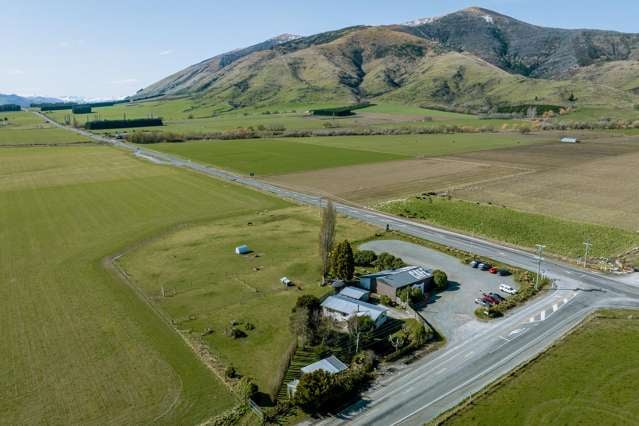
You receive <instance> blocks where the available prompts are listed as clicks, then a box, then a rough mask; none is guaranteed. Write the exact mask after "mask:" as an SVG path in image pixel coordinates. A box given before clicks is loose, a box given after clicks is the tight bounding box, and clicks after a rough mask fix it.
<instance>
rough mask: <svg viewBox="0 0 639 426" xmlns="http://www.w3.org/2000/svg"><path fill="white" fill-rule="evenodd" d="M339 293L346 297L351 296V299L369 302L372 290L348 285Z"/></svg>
mask: <svg viewBox="0 0 639 426" xmlns="http://www.w3.org/2000/svg"><path fill="white" fill-rule="evenodd" d="M339 294H341V295H342V296H345V297H350V298H351V299H355V300H361V301H363V302H368V296H369V295H370V294H371V292H370V291H367V290H363V289H361V288H357V287H346V288H345V289H344V290H342V291H341V292H340V293H339Z"/></svg>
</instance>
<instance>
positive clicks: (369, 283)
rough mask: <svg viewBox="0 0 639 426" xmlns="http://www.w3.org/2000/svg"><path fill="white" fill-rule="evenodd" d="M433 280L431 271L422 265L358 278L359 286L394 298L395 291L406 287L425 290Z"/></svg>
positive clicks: (395, 295) (395, 296)
mask: <svg viewBox="0 0 639 426" xmlns="http://www.w3.org/2000/svg"><path fill="white" fill-rule="evenodd" d="M432 282H433V272H432V271H431V270H430V269H426V268H424V267H422V266H407V267H405V268H400V269H394V270H389V271H382V272H377V273H374V274H370V275H364V276H362V277H361V278H360V287H363V288H365V289H367V290H369V291H374V292H376V293H377V294H380V295H385V296H388V297H390V298H391V299H393V300H395V299H396V298H397V293H398V292H399V291H400V290H401V289H403V288H406V287H411V288H413V287H415V288H420V289H421V290H422V291H423V292H426V290H427V289H428V287H430V285H431V284H432Z"/></svg>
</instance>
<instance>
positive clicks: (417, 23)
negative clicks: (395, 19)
mask: <svg viewBox="0 0 639 426" xmlns="http://www.w3.org/2000/svg"><path fill="white" fill-rule="evenodd" d="M439 18H441V16H432V17H430V18H421V19H415V20H413V21H408V22H404V23H403V24H402V25H405V26H407V27H419V26H420V25H426V24H432V23H433V22H435V21H436V20H438V19H439Z"/></svg>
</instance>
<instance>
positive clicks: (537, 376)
mask: <svg viewBox="0 0 639 426" xmlns="http://www.w3.org/2000/svg"><path fill="white" fill-rule="evenodd" d="M637 365H639V315H638V314H637V311H602V312H599V313H597V314H595V316H594V318H593V319H591V320H589V321H587V322H586V324H584V325H582V326H581V327H580V328H578V329H577V330H576V331H574V332H573V333H572V334H570V335H569V336H568V337H566V338H565V339H564V340H562V341H561V342H559V343H558V344H557V345H555V346H554V347H552V348H551V349H550V350H549V351H548V352H546V353H544V354H543V355H541V356H540V357H539V358H538V359H536V360H535V361H533V362H532V363H531V364H529V365H528V366H526V367H524V368H523V369H522V370H520V371H518V372H516V373H514V374H513V375H512V376H511V377H508V378H507V379H505V381H504V382H503V383H501V384H499V385H497V386H494V387H493V388H491V389H490V390H489V391H488V392H484V393H483V394H482V395H481V396H479V397H478V398H476V399H475V400H474V401H473V403H472V405H467V406H466V407H464V408H462V409H461V410H460V412H459V413H458V414H455V415H454V416H453V417H451V418H450V419H448V420H446V421H443V423H440V424H443V425H447V426H457V425H460V426H461V425H469V426H470V425H473V426H484V425H485V426H488V425H528V424H534V425H568V424H570V425H583V426H598V425H618V426H623V425H628V426H630V425H635V424H637V419H638V418H639V398H638V395H637V387H636V383H637V381H638V380H639V369H637Z"/></svg>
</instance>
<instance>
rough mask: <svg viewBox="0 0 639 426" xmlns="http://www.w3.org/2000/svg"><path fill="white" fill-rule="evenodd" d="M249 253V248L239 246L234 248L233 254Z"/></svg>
mask: <svg viewBox="0 0 639 426" xmlns="http://www.w3.org/2000/svg"><path fill="white" fill-rule="evenodd" d="M249 253H251V249H250V248H249V246H247V245H241V246H238V247H235V254H240V255H241V254H249Z"/></svg>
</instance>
